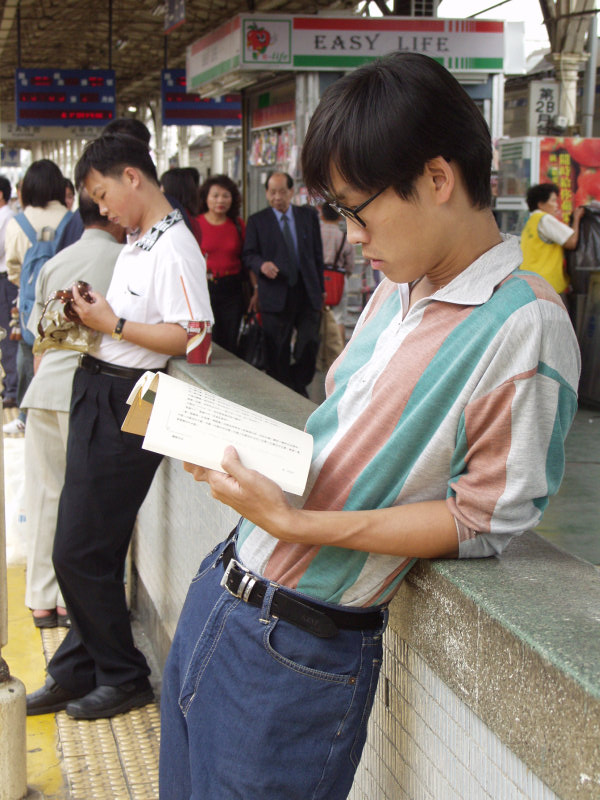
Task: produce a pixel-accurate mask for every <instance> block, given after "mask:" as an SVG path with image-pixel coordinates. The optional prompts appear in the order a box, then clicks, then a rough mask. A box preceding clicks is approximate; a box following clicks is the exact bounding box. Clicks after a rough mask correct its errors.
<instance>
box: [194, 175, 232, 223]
mask: <svg viewBox="0 0 600 800" xmlns="http://www.w3.org/2000/svg"><path fill="white" fill-rule="evenodd" d="M211 186H220V187H221V189H225V190H226V191H228V192H229V194H230V195H231V206H230V207H229V211H228V212H227V216H228V217H229V219H232V220H233V221H234V222H235V221H236V220H237V218H238V217H239V215H240V207H241V205H242V196H241V194H240V190H239V189H238V187H237V186H236V184H235V183H234V182H233V181H232V180H231V178H230V177H228V176H227V175H211V177H210V178H207V179H206V180H205V181H204V183H203V184H202V186H201V187H200V190H199V192H198V209H199V210H198V213H199V214H206V212H207V211H208V205H207V204H206V198H207V197H208V193H209V192H210V189H211Z"/></svg>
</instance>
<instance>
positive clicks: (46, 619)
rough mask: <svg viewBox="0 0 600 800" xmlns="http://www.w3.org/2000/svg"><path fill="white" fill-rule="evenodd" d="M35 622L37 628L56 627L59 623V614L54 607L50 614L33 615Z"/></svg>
mask: <svg viewBox="0 0 600 800" xmlns="http://www.w3.org/2000/svg"><path fill="white" fill-rule="evenodd" d="M33 624H34V625H35V627H36V628H56V626H57V625H58V614H57V613H56V609H55V608H54V609H52V611H51V612H50V613H49V614H46V615H45V616H43V617H36V616H33Z"/></svg>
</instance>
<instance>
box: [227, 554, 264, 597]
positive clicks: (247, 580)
mask: <svg viewBox="0 0 600 800" xmlns="http://www.w3.org/2000/svg"><path fill="white" fill-rule="evenodd" d="M233 567H237V568H238V569H239V570H240V571H241V572H243V573H244V576H243V577H242V580H241V581H240V585H239V586H238V588H237V591H236V592H233V591H232V590H231V589H230V588H229V586H228V585H227V581H228V580H229V573H230V572H231V570H232V569H233ZM255 584H256V578H254V577H252V575H251V574H250V572H249V570H247V569H246V567H244V566H243V565H242V564H240V562H239V561H236V560H235V558H232V559H231V560H230V561H229V564H227V568H226V570H225V572H224V573H223V577H222V578H221V586H222V587H223V588H224V589H227V591H228V592H229V594H231V595H233V596H234V597H237V598H238V599H239V600H243V601H244V603H247V602H248V598H249V597H250V592H251V591H252V589H253V588H254V585H255Z"/></svg>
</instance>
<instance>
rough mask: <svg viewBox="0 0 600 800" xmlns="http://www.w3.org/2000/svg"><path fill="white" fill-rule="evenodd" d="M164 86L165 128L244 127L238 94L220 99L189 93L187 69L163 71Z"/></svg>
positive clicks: (163, 114)
mask: <svg viewBox="0 0 600 800" xmlns="http://www.w3.org/2000/svg"><path fill="white" fill-rule="evenodd" d="M161 84H162V121H163V125H211V126H218V125H241V124H242V100H241V97H240V95H239V94H227V95H224V96H223V97H221V98H215V97H202V96H201V95H199V94H188V92H187V88H186V80H185V70H184V69H163V71H162V81H161Z"/></svg>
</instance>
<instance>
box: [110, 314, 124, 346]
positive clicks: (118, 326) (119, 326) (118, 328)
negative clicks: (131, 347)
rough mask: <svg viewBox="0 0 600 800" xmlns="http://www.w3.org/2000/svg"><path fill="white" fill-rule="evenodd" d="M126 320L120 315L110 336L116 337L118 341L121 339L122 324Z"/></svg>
mask: <svg viewBox="0 0 600 800" xmlns="http://www.w3.org/2000/svg"><path fill="white" fill-rule="evenodd" d="M126 322H127V320H125V319H123V317H121V319H120V320H119V321H118V322H117V324H116V325H115V329H114V331H113V332H112V334H111V336H112V338H113V339H116V340H117V341H118V342H120V341H121V339H122V338H123V325H125V323H126Z"/></svg>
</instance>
